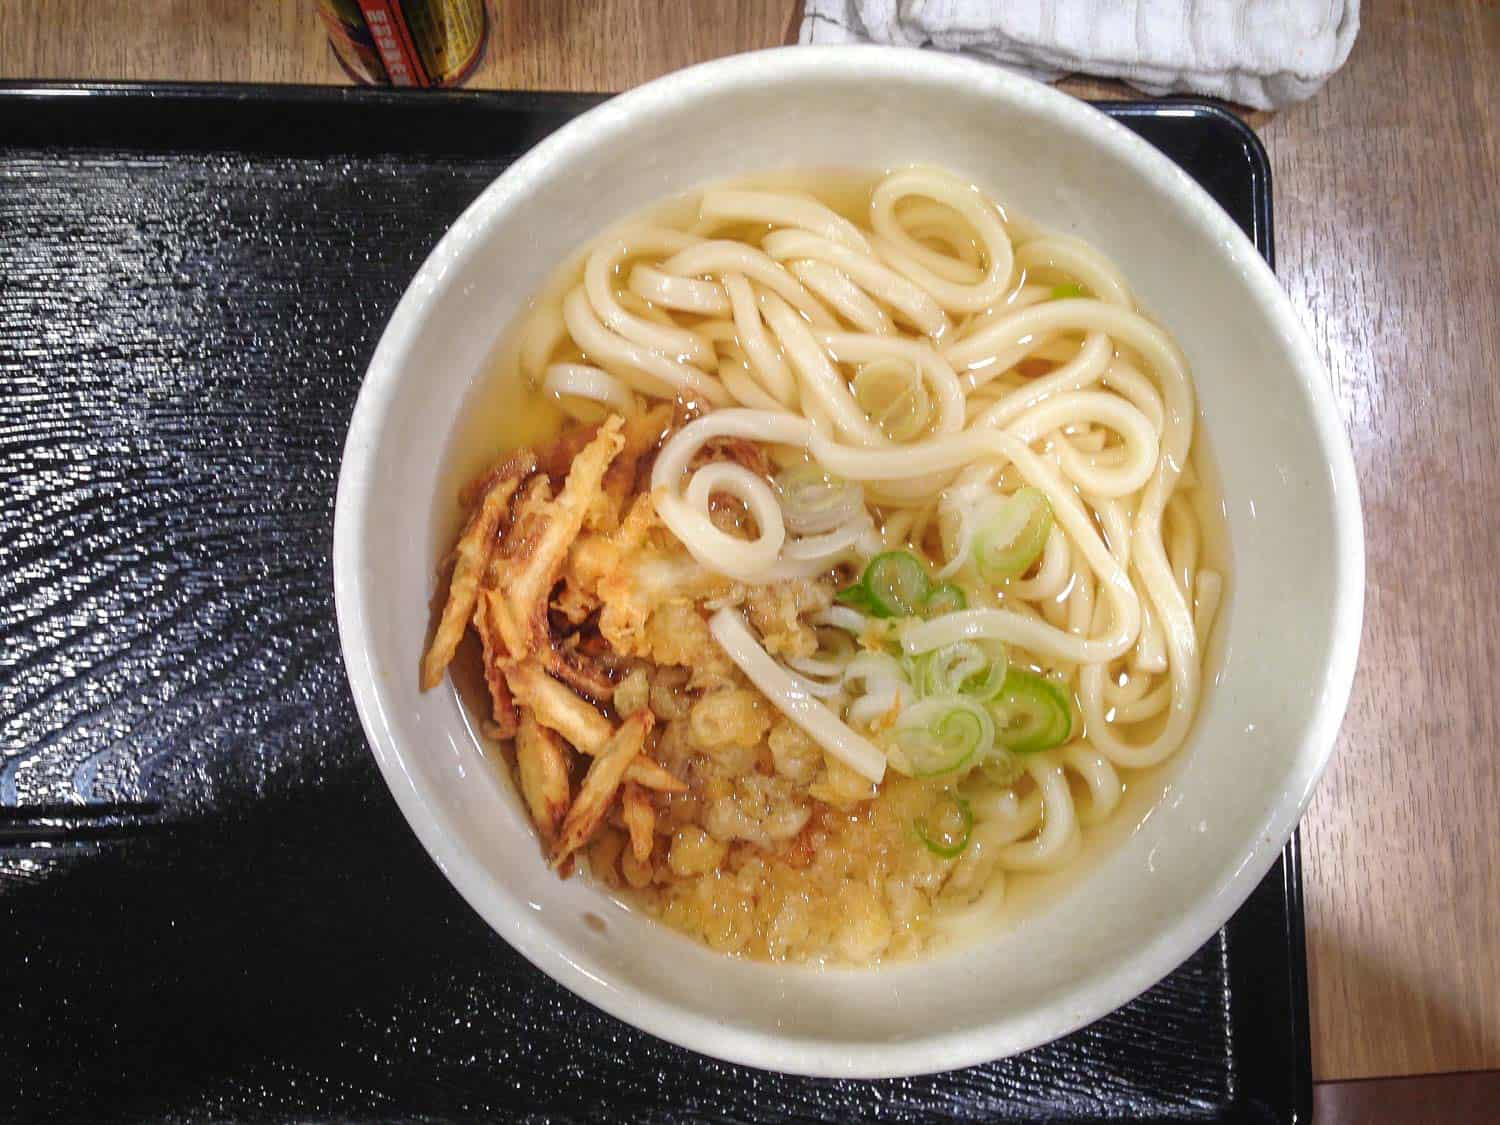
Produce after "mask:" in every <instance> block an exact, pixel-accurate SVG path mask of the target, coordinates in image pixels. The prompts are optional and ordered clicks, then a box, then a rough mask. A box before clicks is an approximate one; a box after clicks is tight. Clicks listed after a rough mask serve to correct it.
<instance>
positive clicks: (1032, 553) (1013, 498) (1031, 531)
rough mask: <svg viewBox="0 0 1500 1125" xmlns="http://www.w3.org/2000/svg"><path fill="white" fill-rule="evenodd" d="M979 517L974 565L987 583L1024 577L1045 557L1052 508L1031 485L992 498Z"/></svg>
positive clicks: (1050, 531) (975, 537) (1050, 527)
mask: <svg viewBox="0 0 1500 1125" xmlns="http://www.w3.org/2000/svg"><path fill="white" fill-rule="evenodd" d="M976 518H977V519H978V520H979V528H978V530H976V531H975V533H974V548H973V549H974V562H975V564H976V565H977V566H978V567H979V573H980V574H981V575H983V577H984V578H985V580H986V581H988V582H1000V581H1003V580H1004V579H1007V578H1019V577H1020V576H1021V575H1023V574H1025V573H1026V572H1027V571H1028V570H1030V569H1031V567H1032V565H1033V564H1034V563H1035V562H1036V561H1037V559H1039V558H1041V557H1042V549H1043V548H1044V547H1046V545H1047V536H1048V535H1050V534H1051V533H1052V505H1051V504H1050V503H1049V502H1048V501H1047V497H1046V495H1045V494H1044V493H1043V492H1041V490H1039V489H1036V488H1032V487H1031V486H1030V485H1027V486H1025V487H1023V488H1019V489H1017V490H1016V491H1015V492H1013V493H1011V494H1010V495H1009V496H996V497H993V498H992V499H991V500H990V501H989V502H988V503H987V504H986V505H985V508H984V510H983V511H981V512H980V513H978V514H977V516H976Z"/></svg>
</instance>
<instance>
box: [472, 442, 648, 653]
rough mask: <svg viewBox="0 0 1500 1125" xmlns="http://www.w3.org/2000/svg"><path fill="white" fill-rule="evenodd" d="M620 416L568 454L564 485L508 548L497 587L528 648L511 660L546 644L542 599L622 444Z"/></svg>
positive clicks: (547, 594) (547, 634)
mask: <svg viewBox="0 0 1500 1125" xmlns="http://www.w3.org/2000/svg"><path fill="white" fill-rule="evenodd" d="M622 424H623V423H622V421H621V419H620V417H619V416H618V415H616V416H613V417H611V418H610V419H609V420H608V421H606V422H605V423H604V425H603V426H601V427H600V428H599V434H598V436H597V437H595V438H594V440H593V441H591V442H589V444H588V445H586V446H584V448H583V450H582V451H581V452H580V453H579V454H578V456H577V457H575V458H574V459H573V468H572V469H571V470H570V471H569V472H568V481H567V484H565V485H564V486H563V490H562V492H561V493H560V494H559V495H558V497H557V499H556V500H555V501H552V502H551V503H549V504H547V505H546V506H545V510H544V511H543V512H542V513H541V514H542V516H543V518H544V523H543V527H542V531H541V534H540V535H539V536H537V537H536V538H535V539H534V540H531V541H530V542H528V543H527V544H526V545H525V549H524V550H523V551H520V552H516V553H510V554H509V555H508V557H507V560H506V561H507V566H506V568H505V574H504V577H503V581H502V584H501V587H500V588H501V590H502V591H503V593H504V594H505V598H506V600H507V601H508V602H509V603H510V609H511V616H512V617H514V618H515V621H516V624H518V625H519V626H520V627H521V630H522V633H523V635H524V638H525V643H526V644H527V646H528V648H527V651H524V652H513V653H512V654H511V655H512V656H515V657H516V658H517V659H520V658H522V657H526V656H529V655H531V654H532V653H533V652H535V653H539V654H540V653H541V652H542V651H543V650H544V649H549V648H551V634H550V630H549V628H548V624H547V603H548V601H549V599H550V597H551V594H552V587H553V586H555V585H556V584H557V580H558V577H559V576H560V574H561V572H562V565H563V560H564V558H565V557H566V556H567V553H568V548H569V547H571V546H572V545H573V540H575V539H577V538H578V533H579V532H580V531H582V530H583V520H584V517H585V516H586V515H587V514H588V511H589V508H590V506H591V505H592V504H593V502H594V498H595V497H596V496H598V495H599V494H600V492H601V491H602V487H603V482H604V471H605V470H606V469H607V468H609V464H610V461H612V460H613V459H614V456H615V454H616V453H618V452H619V451H620V449H621V448H622V447H623V446H624V444H625V439H624V438H622V437H621V436H620V427H621V425H622Z"/></svg>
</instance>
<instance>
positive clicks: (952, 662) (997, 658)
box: [920, 641, 1006, 703]
mask: <svg viewBox="0 0 1500 1125" xmlns="http://www.w3.org/2000/svg"><path fill="white" fill-rule="evenodd" d="M920 666H921V688H922V693H923V694H924V695H929V696H953V695H964V696H968V697H969V698H971V699H976V700H978V701H979V702H981V703H984V702H987V701H989V700H991V699H994V698H995V696H997V695H999V694H1000V692H1001V691H1002V690H1003V689H1004V687H1005V677H1006V658H1005V646H1004V645H1001V644H999V643H998V642H990V644H989V646H988V649H986V648H985V647H984V646H982V645H980V644H979V643H978V642H976V641H957V642H955V643H953V644H951V645H944V646H943V647H942V648H939V649H934V650H933V651H932V652H928V653H923V654H922V657H921V659H920Z"/></svg>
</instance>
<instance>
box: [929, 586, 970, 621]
mask: <svg viewBox="0 0 1500 1125" xmlns="http://www.w3.org/2000/svg"><path fill="white" fill-rule="evenodd" d="M968 608H969V598H968V595H967V594H965V593H964V592H963V589H962V588H961V587H959V586H955V585H954V584H953V583H952V582H944V583H943V584H942V585H941V586H934V587H933V588H932V591H931V592H930V593H929V594H928V595H927V600H926V601H925V602H924V603H923V604H922V612H923V614H924V615H925V616H927V617H937V616H939V615H940V614H944V613H957V612H958V611H959V610H961V609H968Z"/></svg>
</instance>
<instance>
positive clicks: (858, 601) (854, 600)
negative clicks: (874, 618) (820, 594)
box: [833, 581, 875, 614]
mask: <svg viewBox="0 0 1500 1125" xmlns="http://www.w3.org/2000/svg"><path fill="white" fill-rule="evenodd" d="M833 600H834V601H836V602H838V603H839V605H846V606H848V607H849V608H850V609H857V610H859V612H860V613H869V614H873V613H874V612H875V603H874V602H872V601H871V600H870V591H869V590H867V589H865V584H864V582H863V581H859V582H856V583H855V584H854V585H853V586H845V587H844V588H843V589H842V590H840V591H839V592H838V593H837V594H834V595H833Z"/></svg>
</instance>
